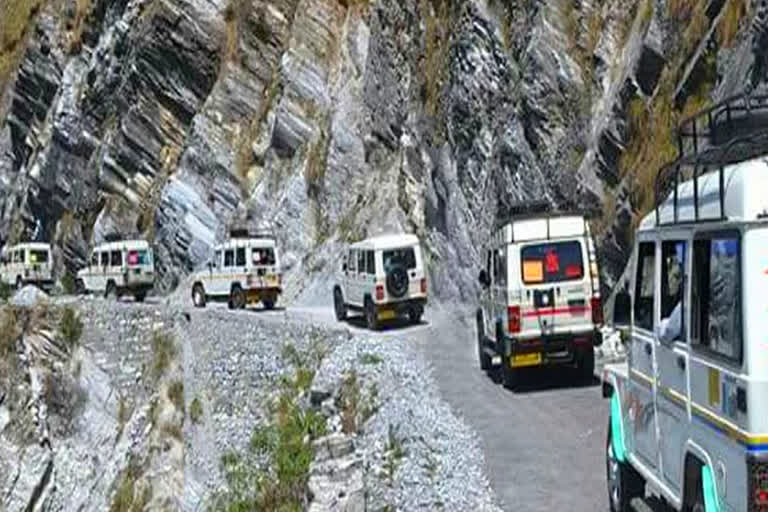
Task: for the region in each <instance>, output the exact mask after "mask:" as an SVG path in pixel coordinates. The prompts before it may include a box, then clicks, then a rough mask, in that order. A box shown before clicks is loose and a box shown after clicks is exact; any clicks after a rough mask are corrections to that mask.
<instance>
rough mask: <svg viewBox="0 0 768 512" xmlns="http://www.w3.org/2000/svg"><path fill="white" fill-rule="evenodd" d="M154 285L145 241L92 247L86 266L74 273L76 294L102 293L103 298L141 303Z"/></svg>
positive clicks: (153, 276)
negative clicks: (121, 298) (125, 297)
mask: <svg viewBox="0 0 768 512" xmlns="http://www.w3.org/2000/svg"><path fill="white" fill-rule="evenodd" d="M154 283H155V262H154V257H153V254H152V248H151V247H150V246H149V242H147V241H146V240H120V241H112V242H107V243H104V244H101V245H98V246H96V247H95V248H94V249H93V251H92V252H91V255H90V258H89V259H88V266H87V267H85V268H82V269H80V270H79V271H78V272H77V279H76V280H75V287H76V289H77V292H78V293H93V292H100V293H102V292H103V293H104V296H105V297H107V298H115V299H116V298H118V297H120V296H123V295H133V297H134V298H135V299H136V301H137V302H142V301H143V300H144V298H145V297H146V296H147V293H149V291H150V290H152V288H153V287H154Z"/></svg>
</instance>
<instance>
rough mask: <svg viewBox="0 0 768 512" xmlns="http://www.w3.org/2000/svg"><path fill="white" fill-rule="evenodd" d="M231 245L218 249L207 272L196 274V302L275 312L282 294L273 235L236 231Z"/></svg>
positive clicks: (217, 247) (194, 279) (193, 286)
mask: <svg viewBox="0 0 768 512" xmlns="http://www.w3.org/2000/svg"><path fill="white" fill-rule="evenodd" d="M231 234H232V235H233V236H232V238H230V239H229V240H228V241H227V242H225V243H223V244H220V245H217V246H216V247H214V252H213V258H211V260H210V261H209V262H208V263H207V265H206V268H204V269H202V270H199V271H198V272H196V273H195V275H194V278H193V281H192V283H193V284H192V302H193V303H194V305H195V306H196V307H198V308H204V307H205V305H206V302H207V301H208V300H212V301H221V302H223V301H227V303H228V305H229V308H230V309H241V308H245V306H246V305H247V304H255V303H258V302H261V304H262V305H263V306H264V309H273V308H274V307H275V304H276V303H277V299H278V297H279V296H280V294H281V293H282V291H283V290H282V276H281V273H280V259H279V255H278V251H277V244H276V242H275V239H274V237H273V236H272V235H271V234H255V235H249V234H248V233H247V232H245V231H239V230H236V231H233V232H232V233H231Z"/></svg>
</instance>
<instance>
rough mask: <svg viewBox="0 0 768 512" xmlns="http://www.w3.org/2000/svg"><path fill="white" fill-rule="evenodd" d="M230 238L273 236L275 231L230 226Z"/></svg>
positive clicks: (272, 237)
mask: <svg viewBox="0 0 768 512" xmlns="http://www.w3.org/2000/svg"><path fill="white" fill-rule="evenodd" d="M229 236H230V237H231V238H271V239H274V238H275V233H274V231H273V230H271V229H257V230H251V229H248V228H232V229H230V230H229Z"/></svg>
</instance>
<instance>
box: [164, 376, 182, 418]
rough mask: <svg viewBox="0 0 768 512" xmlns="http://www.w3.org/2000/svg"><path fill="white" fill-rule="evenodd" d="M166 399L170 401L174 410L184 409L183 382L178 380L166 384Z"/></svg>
mask: <svg viewBox="0 0 768 512" xmlns="http://www.w3.org/2000/svg"><path fill="white" fill-rule="evenodd" d="M168 400H170V401H171V403H172V404H173V406H174V407H176V410H178V411H184V383H183V382H181V381H180V380H175V381H173V382H171V385H170V386H168Z"/></svg>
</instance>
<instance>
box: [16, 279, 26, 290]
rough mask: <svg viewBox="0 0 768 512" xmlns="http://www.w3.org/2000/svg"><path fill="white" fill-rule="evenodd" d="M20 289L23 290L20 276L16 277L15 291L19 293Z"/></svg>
mask: <svg viewBox="0 0 768 512" xmlns="http://www.w3.org/2000/svg"><path fill="white" fill-rule="evenodd" d="M22 288H24V280H23V279H22V278H21V276H16V291H19V290H21V289H22Z"/></svg>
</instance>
